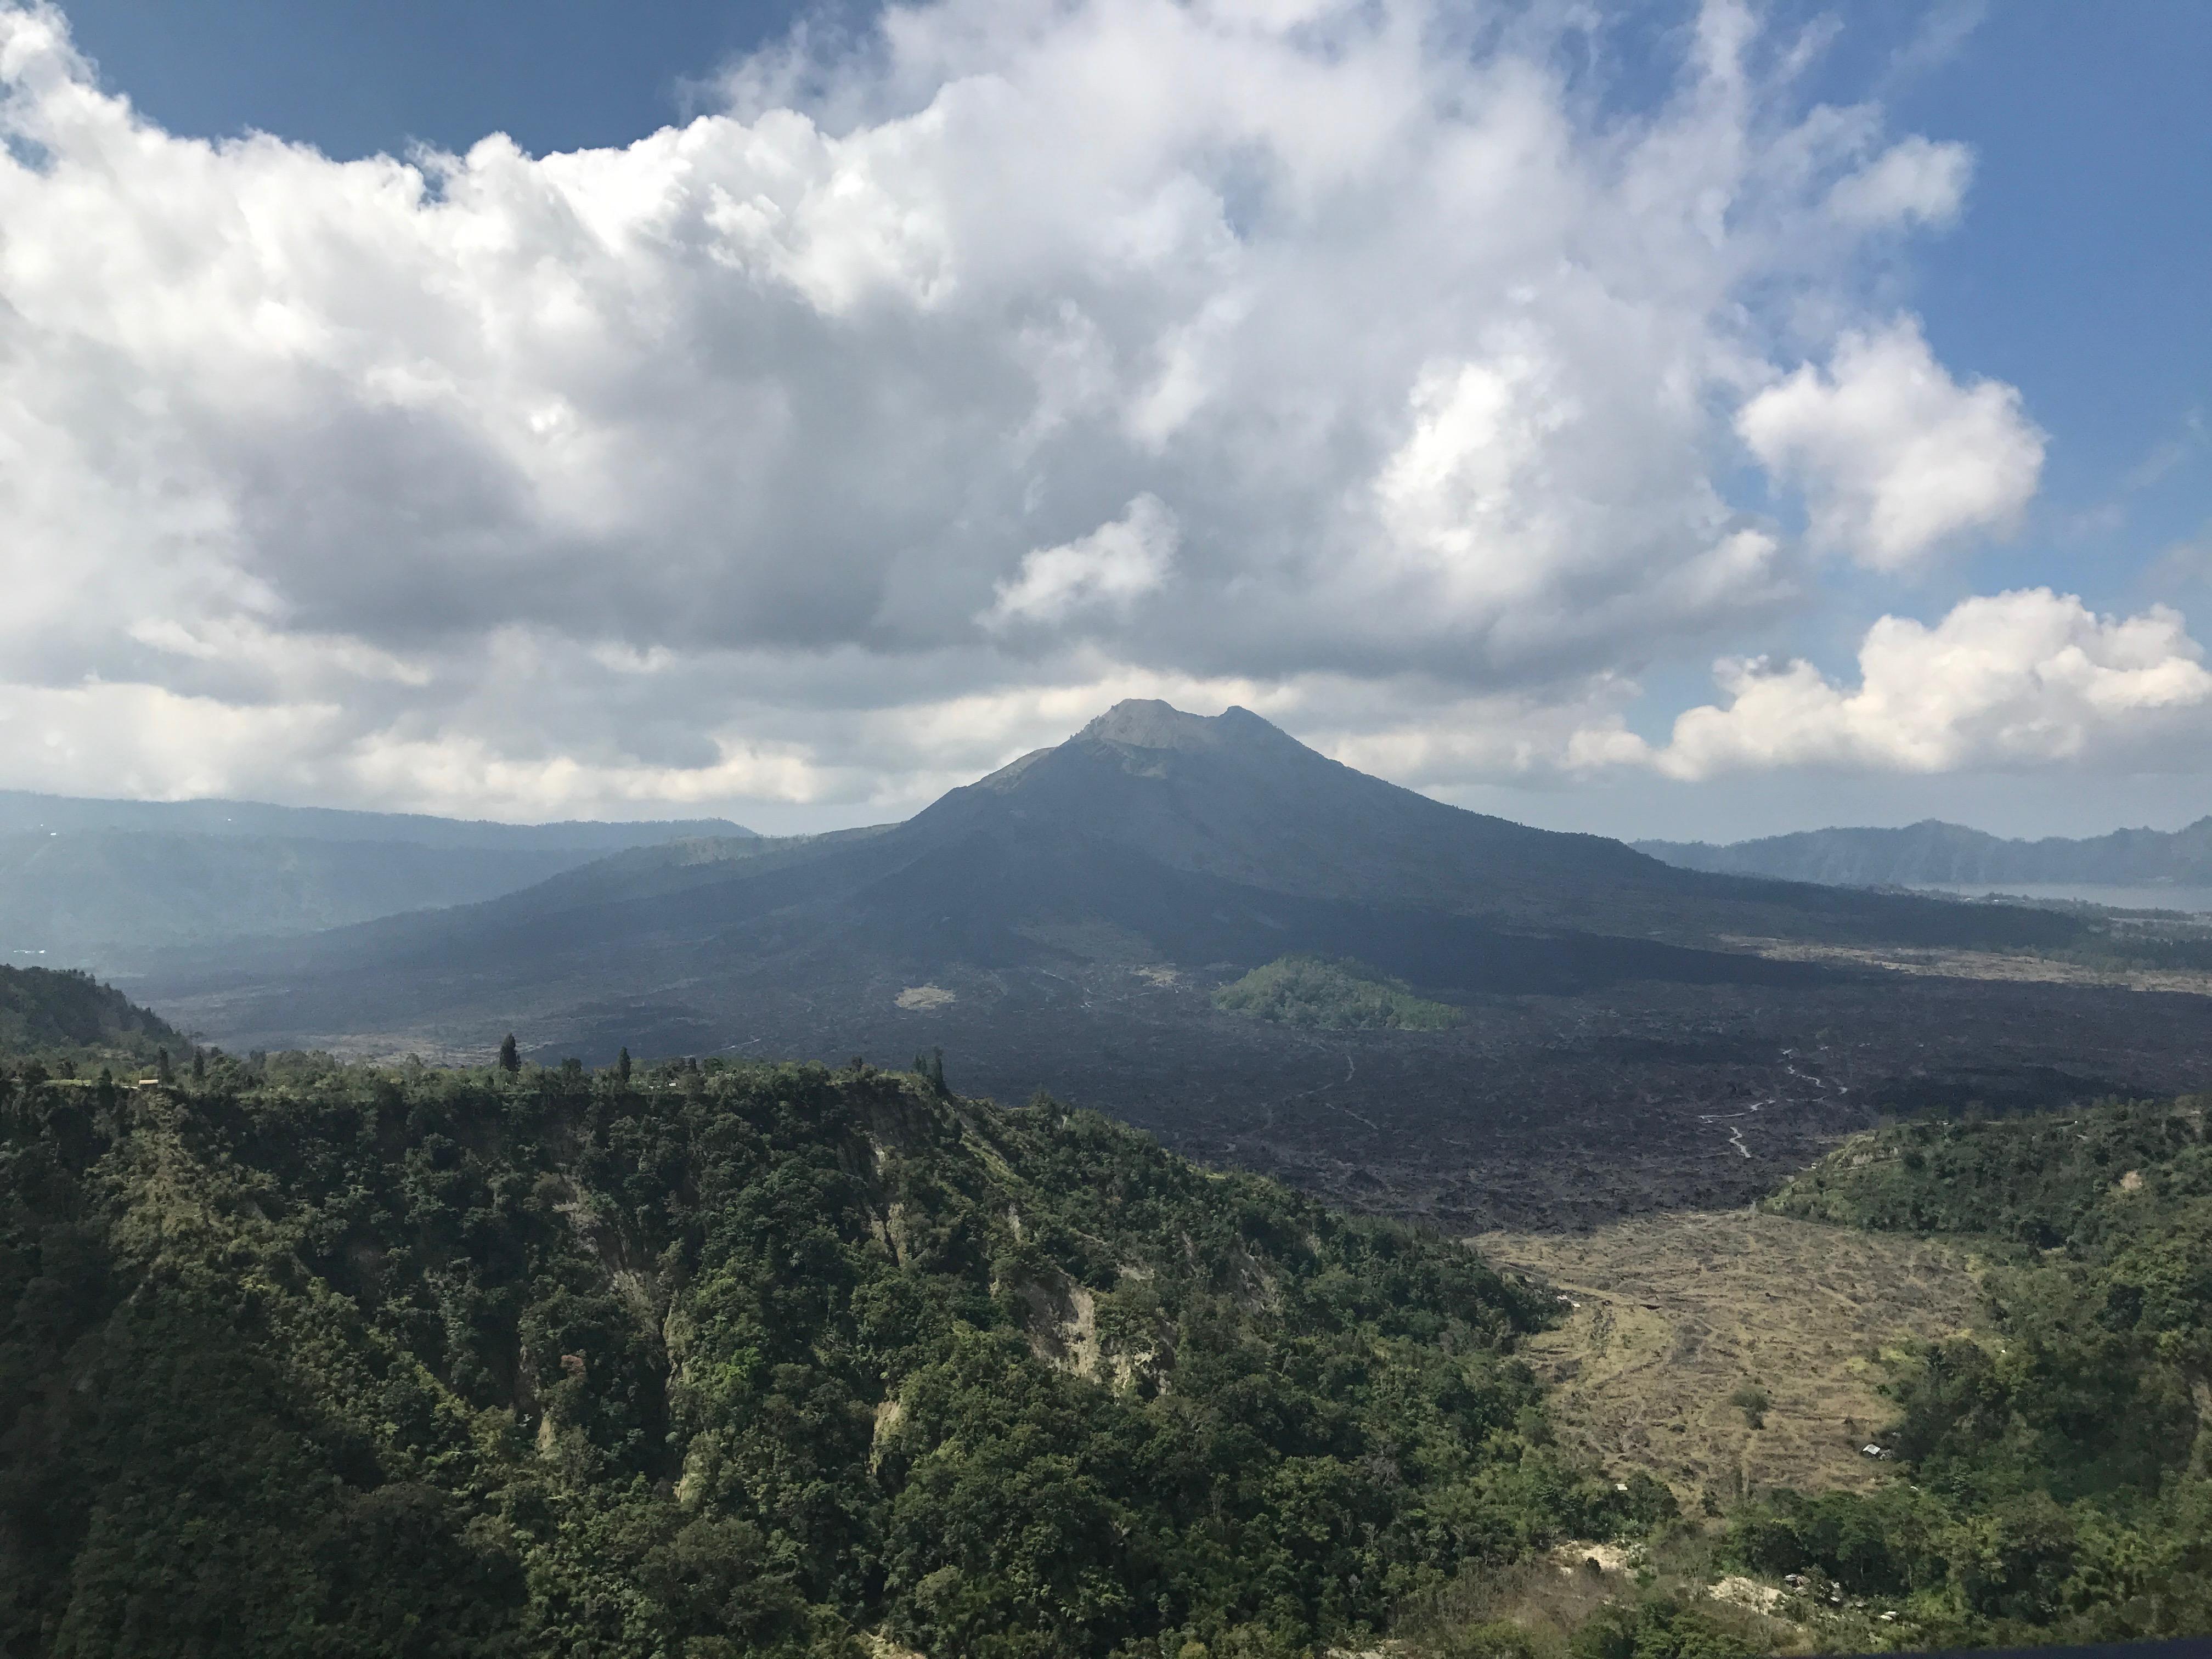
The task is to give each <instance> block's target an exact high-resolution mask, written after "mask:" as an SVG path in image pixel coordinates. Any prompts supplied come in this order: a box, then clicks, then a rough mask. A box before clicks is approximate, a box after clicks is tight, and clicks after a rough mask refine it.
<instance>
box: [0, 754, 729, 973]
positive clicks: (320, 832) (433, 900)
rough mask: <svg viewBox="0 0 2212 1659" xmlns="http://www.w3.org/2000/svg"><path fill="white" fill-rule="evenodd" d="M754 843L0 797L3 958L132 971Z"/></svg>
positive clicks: (358, 815)
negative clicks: (575, 872)
mask: <svg viewBox="0 0 2212 1659" xmlns="http://www.w3.org/2000/svg"><path fill="white" fill-rule="evenodd" d="M750 834H751V831H750V830H748V829H744V828H742V827H740V826H739V825H737V824H734V823H728V822H726V821H725V820H723V819H720V818H708V819H700V820H694V821H690V822H682V823H536V824H510V823H469V822H464V821H461V820H458V819H453V818H439V817H423V816H420V815H417V814H412V813H398V812H347V811H328V810H325V809H321V808H315V807H298V806H274V805H266V804H264V803H262V802H258V801H227V800H193V801H126V800H97V799H72V798H70V797H66V796H58V795H35V794H28V793H22V792H21V791H15V790H8V791H0V962H13V963H18V964H23V963H48V964H52V965H62V966H73V967H92V968H97V969H103V970H112V969H117V968H127V967H129V966H131V965H132V964H134V963H137V962H139V961H140V960H142V959H143V957H144V956H145V955H146V953H147V952H148V951H153V950H157V949H161V948H165V947H174V946H185V945H212V944H215V943H216V942H218V941H221V940H224V939H233V938H236V937H239V936H242V935H249V934H251V935H263V934H289V933H308V932H312V931H314V930H316V929H319V928H325V927H340V926H343V925H345V924H348V923H351V922H358V921H368V920H369V919H370V918H372V917H376V916H385V915H392V914H394V913H396V912H400V911H408V910H420V909H425V908H433V907H441V906H449V905H455V904H467V903H472V902H476V901H478V900H481V899H487V898H492V897H495V896H498V895H500V894H501V893H508V892H513V891H514V890H516V889H518V888H523V887H528V886H531V885H532V884H536V883H538V882H541V881H543V880H544V879H545V878H547V877H549V876H552V875H556V874H558V873H559V872H562V871H564V870H568V869H573V868H574V867H575V866H578V865H580V864H587V863H590V862H591V861H592V860H596V859H599V858H603V857H605V856H606V855H607V854H610V853H613V852H618V851H621V850H623V849H625V848H633V847H637V846H641V845H655V844H665V843H666V842H671V841H676V840H681V839H687V838H693V837H698V836H714V837H718V838H742V837H744V836H750Z"/></svg>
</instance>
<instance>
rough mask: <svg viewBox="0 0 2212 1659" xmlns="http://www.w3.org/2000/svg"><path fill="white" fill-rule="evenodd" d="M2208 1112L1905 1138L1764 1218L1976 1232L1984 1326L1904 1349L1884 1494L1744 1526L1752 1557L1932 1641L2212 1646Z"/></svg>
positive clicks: (1795, 1507)
mask: <svg viewBox="0 0 2212 1659" xmlns="http://www.w3.org/2000/svg"><path fill="white" fill-rule="evenodd" d="M2208 1103H2212V1101H2208V1100H2207V1099H2206V1098H2205V1097H2192V1098H2187V1099H2183V1100H2180V1101H2176V1102H2171V1103H2168V1102H2124V1101H2108V1102H2104V1103H2099V1104H2097V1105H2095V1106H2093V1107H2088V1108H2085V1109H2081V1110H2079V1111H2075V1112H2070V1113H2065V1114H2061V1115H2048V1116H2036V1117H2029V1118H2020V1119H1994V1120H1989V1121H1964V1122H1960V1121H1949V1122H1935V1121H1929V1122H1912V1123H1906V1124H1902V1125H1898V1126H1895V1127H1888V1128H1885V1129H1883V1130H1881V1131H1879V1132H1876V1133H1871V1134H1867V1135H1863V1136H1859V1137H1857V1138H1855V1139H1852V1140H1850V1141H1849V1142H1847V1143H1846V1144H1845V1145H1844V1146H1842V1147H1841V1148H1839V1149H1838V1151H1837V1152H1835V1153H1833V1154H1832V1155H1831V1156H1830V1157H1829V1158H1826V1160H1824V1161H1823V1162H1822V1164H1820V1165H1819V1166H1818V1167H1817V1168H1815V1169H1814V1170H1810V1171H1808V1173H1806V1174H1805V1175H1804V1176H1800V1177H1799V1178H1798V1179H1797V1180H1796V1181H1794V1182H1790V1184H1789V1185H1788V1186H1787V1187H1785V1188H1784V1189H1783V1190H1782V1191H1781V1192H1780V1193H1778V1194H1777V1195H1776V1196H1775V1198H1774V1199H1773V1200H1771V1203H1772V1206H1773V1207H1775V1208H1777V1209H1778V1210H1781V1211H1782V1212H1785V1213H1788V1214H1793V1215H1798V1216H1802V1217H1805V1218H1810V1219H1814V1220H1820V1221H1826V1222H1831V1223H1835V1224H1838V1225H1849V1226H1861V1227H1874V1228H1882V1229H1891V1230H1899V1231H1916V1232H1929V1233H1934V1232H1942V1233H1949V1234H1954V1235H1963V1236H1965V1237H1967V1238H1968V1239H1969V1240H1971V1242H1972V1243H1973V1244H1974V1245H1975V1247H1976V1248H1977V1249H1978V1251H1980V1252H1981V1253H1982V1254H1983V1256H1984V1261H1985V1262H1986V1268H1985V1272H1984V1281H1983V1288H1984V1293H1985V1298H1986V1315H1987V1319H1986V1328H1984V1329H1981V1330H1978V1331H1977V1332H1975V1333H1973V1334H1961V1335H1960V1336H1958V1337H1957V1338H1955V1339H1954V1340H1948V1341H1943V1342H1939V1343H1931V1344H1926V1345H1922V1346H1918V1347H1917V1348H1916V1349H1915V1350H1913V1351H1912V1352H1909V1353H1906V1354H1905V1355H1903V1356H1901V1357H1899V1358H1898V1360H1897V1362H1896V1364H1895V1367H1894V1370H1893V1376H1892V1380H1891V1383H1890V1392H1891V1394H1892V1395H1893V1398H1894V1399H1895V1401H1896V1402H1897V1407H1898V1419H1897V1421H1896V1423H1895V1425H1894V1426H1893V1428H1892V1429H1890V1430H1889V1431H1887V1432H1886V1434H1885V1440H1886V1442H1887V1449H1888V1450H1889V1451H1890V1453H1891V1454H1892V1455H1893V1456H1894V1457H1895V1458H1896V1459H1897V1460H1899V1463H1900V1466H1901V1473H1902V1474H1903V1475H1904V1476H1905V1479H1903V1480H1899V1481H1897V1482H1894V1483H1892V1484H1889V1485H1887V1486H1884V1487H1883V1488H1881V1490H1880V1491H1878V1492H1875V1493H1874V1494H1872V1495H1870V1496H1866V1497H1860V1496H1856V1495H1852V1494H1849V1493H1840V1492H1832V1493H1826V1494H1821V1495H1814V1496H1804V1495H1798V1494H1787V1493H1785V1494H1782V1495H1780V1496H1778V1497H1777V1498H1773V1499H1772V1500H1771V1501H1770V1502H1768V1503H1765V1504H1759V1505H1754V1506H1752V1507H1751V1508H1749V1509H1747V1510H1745V1511H1743V1512H1741V1513H1739V1514H1737V1515H1735V1516H1733V1517H1731V1528H1730V1532H1731V1544H1732V1547H1733V1548H1734V1549H1735V1553H1736V1554H1737V1556H1738V1557H1739V1559H1741V1560H1742V1561H1743V1562H1745V1563H1746V1564H1747V1565H1750V1566H1752V1567H1753V1568H1756V1569H1761V1570H1764V1571H1771V1572H1776V1573H1779V1572H1784V1571H1801V1570H1810V1571H1818V1572H1820V1573H1822V1574H1824V1575H1826V1577H1828V1578H1830V1579H1832V1580H1833V1581H1834V1582H1836V1583H1838V1584H1840V1585H1841V1586H1843V1587H1844V1588H1845V1589H1850V1590H1851V1591H1854V1592H1864V1593H1869V1594H1874V1595H1882V1596H1890V1597H1895V1598H1899V1604H1900V1605H1902V1606H1903V1607H1905V1609H1906V1610H1907V1612H1908V1613H1909V1616H1910V1617H1911V1620H1913V1622H1914V1624H1915V1625H1916V1626H1917V1628H1918V1630H1919V1631H1920V1632H1922V1633H1923V1636H1924V1637H1925V1638H1926V1639H1928V1640H1929V1642H1931V1643H1934V1642H1943V1641H1954V1642H1960V1643H1968V1642H1972V1643H1976V1644H1983V1643H1992V1642H2008V1641H2009V1642H2021V1643H2027V1642H2033V1641H2061V1640H2069V1639H2070V1640H2081V1641H2086V1640H2093V1639H2100V1638H2130V1637H2149V1636H2168V1635H2201V1634H2203V1633H2204V1632H2208V1631H2212V1431H2208V1419H2212V1388H2209V1387H2208V1383H2212V1140H2208V1136H2207V1132H2206V1125H2205V1108H2206V1106H2207V1104H2208Z"/></svg>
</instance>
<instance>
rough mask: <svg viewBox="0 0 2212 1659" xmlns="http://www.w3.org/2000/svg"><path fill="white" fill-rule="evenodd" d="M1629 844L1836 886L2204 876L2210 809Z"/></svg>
mask: <svg viewBox="0 0 2212 1659" xmlns="http://www.w3.org/2000/svg"><path fill="white" fill-rule="evenodd" d="M1636 847H1637V850H1638V851H1639V852H1644V853H1649V854H1651V856H1652V857H1654V858H1658V859H1664V860H1666V861H1667V862H1668V863H1669V864H1674V865H1679V866H1681V867H1682V868H1684V869H1687V870H1708V871H1715V872H1722V873H1724V874H1728V875H1739V876H1773V877H1778V878H1781V879H1783V880H1785V881H1815V882H1825V883H1831V884H1837V885H1843V886H1857V887H1883V886H1899V887H1911V886H1919V885H1951V884H1961V885H1963V884H1975V883H1980V882H1988V883H1990V884H1993V885H1997V884H2003V883H2006V882H2019V883H2024V884H2044V883H2058V884H2065V883H2079V884H2084V885H2092V884H2096V885H2106V884H2108V885H2114V886H2135V885H2154V884H2161V883H2168V882H2170V883H2172V884H2177V885H2185V886H2204V885H2208V884H2212V817H2203V818H2199V819H2198V820H2197V822H2196V823H2192V824H2191V825H2189V826H2188V827H2187V828H2186V829H2176V830H2172V831H2170V832H2169V831H2165V830H2159V829H2115V830H2113V831H2112V834H2110V835H2107V836H2091V837H2088V838H2087V839H2085V840H2081V841H2068V840H2064V839H2063V838H2060V837H2057V836H2051V837H2048V838H2046V839H2045V840H2042V841H2007V840H2003V839H2002V838H2000V837H1998V836H1991V835H1985V834H1984V833H1983V832H1982V831H1981V830H1979V829H1967V828H1966V826H1965V825H1963V824H1957V823H1941V822H1939V821H1938V820H1936V819H1934V818H1929V819H1927V820H1925V821H1923V822H1922V823H1915V824H1910V825H1907V826H1906V827H1905V828H1904V829H1809V830H1804V831H1801V832H1799V833H1798V834H1796V835H1790V836H1766V837H1765V838H1763V839H1761V840H1759V841H1740V842H1732V843H1730V844H1729V845H1727V846H1720V847H1716V846H1713V845H1711V843H1709V842H1668V841H1640V842H1637V843H1636Z"/></svg>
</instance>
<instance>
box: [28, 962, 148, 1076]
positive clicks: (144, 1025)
mask: <svg viewBox="0 0 2212 1659" xmlns="http://www.w3.org/2000/svg"><path fill="white" fill-rule="evenodd" d="M185 1046H186V1044H185V1038H184V1037H183V1036H181V1035H180V1034H179V1033H178V1032H177V1031H176V1030H174V1029H173V1027H171V1026H170V1025H169V1024H167V1022H166V1021H164V1020H162V1019H161V1018H160V1017H159V1016H157V1015H155V1014H151V1013H149V1012H147V1011H146V1010H145V1009H143V1008H141V1007H138V1006H136V1005H135V1004H133V1003H131V1001H129V1000H127V999H126V998H125V996H124V994H122V993H121V992H120V991H118V990H114V989H112V988H111V987H108V986H106V985H102V984H101V983H100V981H97V980H95V979H94V978H93V977H92V975H89V974H82V973H77V972H75V971H73V970H70V969H52V968H6V967H0V1054H13V1055H15V1056H18V1057H19V1058H36V1059H38V1060H41V1061H43V1062H45V1063H46V1064H47V1065H49V1066H63V1065H66V1066H69V1067H70V1069H72V1070H74V1069H75V1068H76V1066H77V1065H78V1064H79V1063H82V1064H83V1065H86V1066H94V1067H96V1066H98V1065H99V1064H100V1062H102V1061H110V1062H118V1063H119V1062H130V1063H134V1064H136V1063H143V1062H150V1061H151V1060H154V1059H155V1055H156V1054H158V1053H159V1052H160V1051H161V1049H163V1048H167V1049H168V1050H169V1051H170V1052H171V1053H173V1054H183V1053H184V1051H185Z"/></svg>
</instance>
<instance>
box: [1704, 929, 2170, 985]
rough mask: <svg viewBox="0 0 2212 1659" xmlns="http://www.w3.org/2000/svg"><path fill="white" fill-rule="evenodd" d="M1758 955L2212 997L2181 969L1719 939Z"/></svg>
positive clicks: (2017, 954) (2009, 954)
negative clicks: (2099, 965)
mask: <svg viewBox="0 0 2212 1659" xmlns="http://www.w3.org/2000/svg"><path fill="white" fill-rule="evenodd" d="M1723 943H1724V944H1728V945H1735V946H1738V947H1739V948H1741V949H1744V950H1749V951H1757V952H1758V953H1759V955H1760V956H1763V957H1770V958H1771V959H1772V960H1774V961H1776V962H1831V963H1848V964H1850V965H1851V966H1853V967H1859V968H1885V969H1888V970H1889V971H1890V972H1891V973H1893V974H1928V975H1935V976H1936V977H1938V978H1942V979H1995V980H2010V981H2015V982H2032V983H2037V984H2044V985H2111V986H2117V987H2119V988H2121V989H2123V990H2128V991H2179V992H2185V993H2186V994H2190V995H2192V996H2212V974H2203V973H2194V972H2191V971H2190V970H2189V969H2179V968H2120V967H2112V968H2100V967H2097V966H2094V965H2093V964H2091V963H2081V962H2060V961H2057V960H2055V959H2053V958H2052V957H2039V956H2034V955H2032V954H2029V953H2027V952H2024V951H1956V950H1919V949H1915V948H1913V947H1911V946H1906V945H1875V946H1868V945H1811V944H1807V943H1806V942H1804V941H1803V940H1802V939H1745V938H1737V937H1733V936H1731V937H1729V938H1727V939H1724V940H1723Z"/></svg>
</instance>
